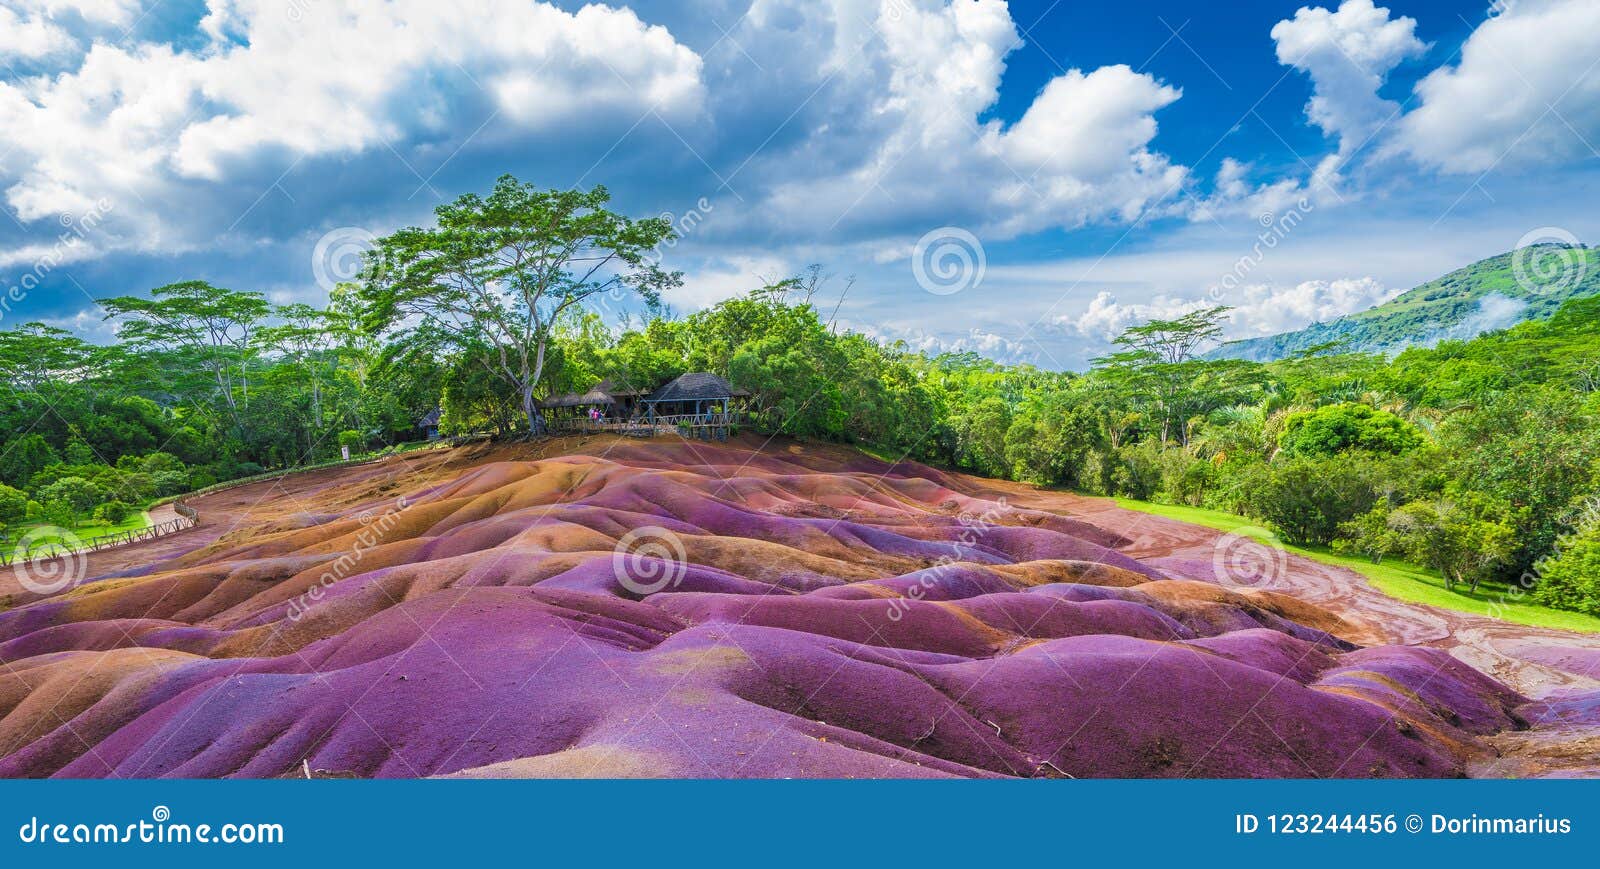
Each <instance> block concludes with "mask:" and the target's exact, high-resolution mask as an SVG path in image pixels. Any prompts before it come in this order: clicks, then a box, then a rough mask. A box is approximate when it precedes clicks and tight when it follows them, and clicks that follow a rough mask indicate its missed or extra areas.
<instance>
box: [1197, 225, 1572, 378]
mask: <svg viewBox="0 0 1600 869" xmlns="http://www.w3.org/2000/svg"><path fill="white" fill-rule="evenodd" d="M1594 293H1600V250H1597V249H1596V248H1592V247H1587V246H1583V245H1576V246H1574V245H1560V244H1542V245H1532V246H1529V247H1526V248H1521V249H1519V250H1516V251H1512V252H1510V253H1503V254H1500V255H1499V256H1493V257H1490V258H1488V259H1485V260H1479V261H1478V262H1475V263H1473V264H1472V265H1469V266H1466V267H1465V268H1460V269H1456V270H1455V271H1453V272H1451V273H1449V274H1447V275H1445V276H1444V277H1442V278H1438V279H1435V280H1432V281H1429V282H1427V283H1425V284H1422V285H1420V286H1417V287H1414V288H1412V289H1410V290H1407V291H1406V292H1404V293H1401V294H1400V295H1398V296H1396V297H1394V298H1393V299H1390V300H1389V301H1387V302H1384V303H1383V304H1381V305H1378V306H1376V307H1373V308H1369V309H1367V310H1365V311H1359V312H1357V313H1354V314H1347V315H1345V316H1343V317H1340V318H1338V319H1336V320H1329V321H1327V322H1323V323H1314V324H1312V325H1310V326H1307V327H1306V328H1304V329H1300V330H1298V331H1295V332H1283V333H1281V334H1278V335H1268V336H1265V337H1261V338H1247V339H1245V340H1242V341H1234V342H1230V343H1228V344H1224V345H1222V346H1221V347H1218V348H1217V349H1215V350H1213V351H1211V353H1209V354H1207V355H1208V358H1212V359H1251V360H1255V361H1259V362H1267V361H1271V360H1274V359H1283V358H1285V357H1288V356H1293V355H1295V354H1296V353H1301V352H1304V351H1305V350H1308V349H1310V348H1312V347H1316V346H1318V345H1320V344H1326V343H1329V342H1342V346H1341V348H1340V349H1341V350H1344V351H1358V350H1360V351H1367V352H1375V353H1392V352H1398V351H1400V350H1403V349H1405V348H1406V347H1410V346H1414V345H1431V344H1436V343H1438V342H1439V341H1441V340H1445V339H1465V338H1471V337H1472V336H1474V335H1478V334H1481V333H1483V332H1491V331H1494V330H1496V329H1504V328H1507V327H1509V326H1514V325H1516V324H1517V323H1520V322H1523V321H1524V320H1537V319H1544V318H1546V317H1549V316H1550V315H1551V314H1554V313H1555V311H1556V309H1557V308H1559V307H1561V303H1562V302H1565V301H1566V300H1568V299H1570V298H1574V297H1577V296H1587V295H1592V294H1594Z"/></svg>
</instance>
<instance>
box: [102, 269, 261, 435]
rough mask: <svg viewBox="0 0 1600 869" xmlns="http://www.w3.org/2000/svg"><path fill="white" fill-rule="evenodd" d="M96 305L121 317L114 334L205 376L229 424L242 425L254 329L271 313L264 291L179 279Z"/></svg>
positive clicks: (172, 366)
mask: <svg viewBox="0 0 1600 869" xmlns="http://www.w3.org/2000/svg"><path fill="white" fill-rule="evenodd" d="M100 305H101V307H102V308H104V309H105V311H106V317H107V319H112V318H115V319H117V320H119V321H120V322H119V324H118V326H117V338H118V340H121V341H123V342H126V343H127V344H129V345H131V346H132V347H134V348H137V349H140V350H143V351H146V352H150V353H154V354H158V355H160V356H162V357H164V358H165V359H167V360H169V361H170V363H173V364H170V365H169V370H171V371H183V370H186V369H187V368H188V367H189V366H193V367H194V368H196V369H197V370H199V371H202V372H204V373H205V374H206V375H207V376H209V378H210V379H211V381H212V383H213V390H214V394H215V395H216V396H217V397H218V398H220V399H221V401H222V405H223V407H224V408H225V410H226V411H227V413H228V415H229V417H230V418H231V419H232V421H233V423H234V425H235V426H236V427H242V426H243V422H244V421H243V417H242V415H241V406H248V404H249V400H250V366H251V363H252V361H253V360H254V357H255V351H256V342H255V335H256V330H257V328H258V327H259V326H260V325H261V324H262V322H263V321H265V320H266V318H267V316H268V315H269V314H270V313H271V305H270V304H268V302H267V300H266V298H265V297H264V296H262V295H261V294H260V293H254V292H241V291H237V290H228V289H223V288H221V287H214V286H212V285H211V284H209V283H206V282H205V281H181V282H179V283H175V284H167V285H166V286H162V287H157V288H155V289H154V290H151V291H150V296H149V298H145V297H142V296H118V297H116V298H111V299H101V300H100Z"/></svg>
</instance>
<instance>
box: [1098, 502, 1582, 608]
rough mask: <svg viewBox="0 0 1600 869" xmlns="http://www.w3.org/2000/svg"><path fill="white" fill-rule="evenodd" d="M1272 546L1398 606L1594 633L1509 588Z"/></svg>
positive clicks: (1227, 522)
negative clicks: (1346, 573)
mask: <svg viewBox="0 0 1600 869" xmlns="http://www.w3.org/2000/svg"><path fill="white" fill-rule="evenodd" d="M1116 501H1117V506H1119V507H1125V508H1127V509H1129V510H1137V511H1139V512H1141V513H1150V514H1152V515H1155V516H1164V517H1166V518H1168V519H1176V520H1178V521H1179V522H1188V523H1190V524H1191V525H1203V526H1205V527H1207V528H1215V529H1216V530H1218V531H1226V532H1230V533H1231V532H1238V533H1242V534H1246V535H1249V536H1251V537H1256V538H1258V539H1264V540H1265V541H1266V542H1272V541H1271V540H1270V534H1269V533H1268V532H1266V531H1265V530H1264V529H1261V528H1260V527H1259V526H1258V524H1257V523H1255V522H1252V521H1251V520H1249V519H1246V518H1244V517H1243V516H1235V515H1233V514H1232V513H1224V512H1222V511H1221V510H1207V509H1205V508H1203V507H1183V506H1179V505H1176V504H1154V503H1150V502H1148V501H1135V500H1133V499H1131V498H1118V499H1116ZM1277 542H1278V545H1280V546H1283V548H1284V549H1286V550H1288V551H1290V552H1293V553H1295V554H1296V555H1303V556H1305V557H1306V558H1310V559H1313V560H1315V561H1320V562H1322V563H1324V564H1332V565H1335V566H1337V567H1344V568H1349V569H1350V570H1353V571H1355V572H1356V573H1359V574H1361V575H1362V576H1364V577H1366V578H1367V581H1368V582H1371V583H1372V585H1373V587H1374V588H1377V589H1378V590H1379V591H1382V592H1383V593H1384V594H1387V595H1389V596H1390V597H1395V598H1399V599H1400V600H1403V601H1410V602H1411V603H1421V604H1428V605H1430V606H1436V607H1439V608H1440V609H1447V610H1455V611H1456V612H1463V613H1472V614H1474V615H1481V616H1491V617H1493V618H1498V619H1501V620H1503V621H1508V622H1513V623H1515V624H1519V625H1529V626H1531V627H1536V628H1555V629H1557V630H1563V631H1583V632H1586V633H1600V618H1595V617H1594V616H1590V615H1584V614H1583V613H1574V612H1568V611H1566V610H1558V609H1551V608H1549V607H1546V606H1540V605H1538V604H1535V603H1529V602H1527V601H1513V600H1510V599H1509V592H1510V588H1509V587H1508V586H1506V585H1502V584H1500V583H1489V582H1486V583H1484V584H1483V585H1480V586H1479V587H1478V591H1477V592H1476V593H1469V592H1467V591H1465V590H1462V591H1450V590H1449V589H1446V588H1445V587H1444V579H1443V578H1442V577H1440V576H1439V574H1438V573H1437V572H1436V571H1432V570H1429V569H1427V568H1425V567H1419V566H1417V565H1415V564H1407V563H1405V562H1403V561H1395V560H1394V559H1388V558H1386V559H1384V560H1383V562H1382V563H1380V564H1373V563H1372V561H1371V560H1369V559H1366V558H1360V557H1355V556H1350V555H1345V554H1343V553H1340V552H1334V551H1333V550H1332V549H1329V548H1327V547H1324V546H1290V545H1288V544H1285V543H1283V542H1282V541H1277ZM1501 601H1504V602H1501Z"/></svg>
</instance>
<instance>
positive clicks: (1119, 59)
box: [0, 0, 1600, 368]
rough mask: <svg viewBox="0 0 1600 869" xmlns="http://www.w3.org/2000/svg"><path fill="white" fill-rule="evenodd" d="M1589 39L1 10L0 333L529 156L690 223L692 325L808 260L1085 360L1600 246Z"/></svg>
mask: <svg viewBox="0 0 1600 869" xmlns="http://www.w3.org/2000/svg"><path fill="white" fill-rule="evenodd" d="M1597 32H1600V4H1597V3H1594V2H1588V0H1511V2H1500V3H1497V4H1495V5H1493V6H1492V7H1491V6H1490V5H1487V4H1485V3H1482V2H1464V3H1444V2H1392V3H1387V4H1385V3H1377V4H1374V3H1373V2H1370V0H1349V2H1345V3H1343V4H1335V3H1331V2H1330V3H1326V4H1322V5H1317V4H1310V5H1306V6H1302V4H1299V3H1292V2H1291V3H1275V2H1233V3H1226V4H1195V3H1176V2H1173V3H1145V2H1137V0H1129V2H1125V3H1118V4H1105V3H1084V2H1071V0H1061V2H1058V3H1051V2H1041V3H1033V2H1013V3H1010V4H1006V3H1003V2H999V0H954V2H948V0H872V2H851V0H831V2H819V0H773V2H766V0H760V2H754V3H752V2H748V0H710V2H704V3H682V2H636V3H634V4H632V5H623V4H621V3H620V2H619V3H615V4H613V5H607V6H601V5H594V6H587V7H585V6H582V5H581V4H574V3H540V2H528V0H464V2H462V3H459V4H438V3H431V2H423V0H394V2H388V3H376V2H369V3H347V2H336V0H212V2H210V3H205V2H195V0H4V2H0V64H3V66H0V126H3V128H4V129H5V130H6V137H5V143H4V148H3V149H0V203H3V205H4V207H5V210H6V212H7V214H8V219H6V220H0V279H3V282H4V287H6V288H11V289H10V292H7V293H4V294H0V326H15V325H18V324H20V323H22V322H26V321H28V320H34V319H40V320H45V321H47V322H51V323H54V324H57V325H64V326H67V327H69V328H73V329H75V330H78V331H80V332H82V333H83V334H85V335H87V336H89V337H91V338H94V339H96V340H105V339H106V338H108V337H109V335H108V332H107V327H106V325H105V324H104V323H103V322H102V320H101V318H100V314H99V311H98V309H97V307H96V305H95V303H94V299H95V298H98V297H105V296H110V295H118V294H124V293H136V292H143V291H147V290H148V289H150V288H152V287H154V286H158V285H160V284H162V283H166V282H170V281H174V280H181V279H189V278H204V279H208V280H211V281H213V282H215V283H218V284H221V285H225V286H232V287H236V288H240V289H256V290H261V291H264V292H267V293H269V294H270V295H272V296H273V297H274V298H275V299H279V300H281V301H289V300H304V301H313V302H315V301H319V300H320V299H321V298H322V297H323V296H324V295H325V285H326V284H327V283H328V282H330V281H332V280H337V279H338V278H339V277H340V276H342V275H344V274H345V273H346V271H347V268H348V264H349V262H350V259H349V257H348V256H346V254H348V253H349V252H351V251H359V250H360V248H361V247H362V245H363V244H364V243H365V240H366V239H368V238H370V237H371V236H372V235H381V234H383V233H384V232H386V231H388V230H391V229H393V228H395V227H398V226H402V225H406V224H414V223H419V222H425V221H426V220H427V219H428V218H429V215H430V213H431V210H432V208H433V207H434V206H436V205H438V204H439V203H441V202H443V201H446V200H447V199H452V198H454V197H455V196H456V195H458V194H460V193H462V192H466V191H473V190H477V191H481V190H484V189H487V187H488V186H489V185H490V184H492V183H493V179H494V178H495V177H496V176H498V175H500V174H502V173H505V172H511V173H513V174H516V175H517V176H519V177H521V178H523V179H524V180H528V181H533V182H536V183H539V184H542V185H547V186H552V187H557V186H559V187H565V186H571V185H585V186H587V185H592V184H596V183H603V184H605V185H607V187H609V188H610V189H611V191H612V193H613V195H614V196H615V202H616V204H617V205H618V207H619V208H621V209H623V210H626V211H628V212H630V213H634V214H636V215H653V214H657V213H670V214H672V215H674V216H675V218H677V219H679V220H680V221H682V222H683V227H684V229H683V233H682V234H683V236H684V238H683V240H682V241H681V242H680V243H679V244H678V245H676V246H675V247H673V248H672V249H670V250H665V251H663V252H662V255H663V260H664V262H665V263H666V264H667V265H668V266H669V267H672V268H677V269H681V270H682V271H684V272H685V277H686V282H685V286H684V288H683V289H682V291H681V292H679V293H677V294H676V295H675V296H674V297H673V298H672V299H671V300H670V301H671V302H672V303H673V306H674V308H675V309H676V310H678V311H689V310H693V309H695V308H696V307H699V306H703V305H707V304H711V303H714V302H715V301H716V300H718V299H720V298H726V297H727V296H729V295H732V294H735V293H738V292H742V291H744V290H748V289H751V288H753V287H755V286H759V285H760V283H761V282H762V281H763V280H764V279H774V278H778V277H783V276H785V275H788V274H792V273H795V272H797V271H799V270H800V269H802V268H803V267H804V266H806V265H807V264H808V263H813V262H815V263H820V264H822V265H823V266H824V268H825V270H826V271H827V273H828V274H830V275H833V278H832V280H831V281H830V282H829V283H828V284H827V285H825V287H824V289H823V291H822V292H821V294H819V297H818V302H819V303H820V304H821V305H823V306H825V307H826V308H828V309H829V310H830V311H831V309H832V308H833V306H834V305H835V304H838V318H839V320H840V321H841V322H843V323H844V324H846V325H848V326H849V327H851V328H855V329H858V330H862V331H866V332H870V333H872V334H875V335H879V336H882V337H884V338H893V339H904V340H907V341H908V342H910V343H912V344H914V345H916V346H919V347H924V348H926V349H929V350H940V349H973V350H978V351H979V352H983V353H985V354H987V355H991V356H994V357H995V358H999V359H1002V360H1005V361H1029V362H1033V363H1034V364H1038V365H1041V366H1046V367H1052V368H1080V367H1082V366H1083V365H1084V364H1085V361H1086V360H1087V359H1088V358H1089V357H1091V356H1093V355H1096V354H1097V353H1099V352H1101V351H1102V350H1104V349H1105V346H1106V341H1107V339H1108V338H1109V336H1110V335H1112V334H1114V333H1115V332H1116V331H1117V330H1118V329H1120V328H1121V327H1123V326H1126V325H1128V324H1130V323H1132V322H1135V321H1137V320H1139V319H1141V318H1147V317H1150V316H1158V315H1169V314H1173V313H1177V312H1181V311H1183V310H1187V309H1191V308H1193V307H1195V306H1198V305H1201V304H1208V303H1217V302H1220V303H1225V304H1230V305H1234V306H1235V307H1236V311H1235V313H1234V319H1233V322H1232V323H1231V324H1230V327H1229V329H1230V334H1232V335H1234V336H1239V337H1244V336H1250V335H1257V334H1270V333H1271V332H1276V331H1281V330H1284V329H1289V328H1296V327H1299V326H1303V325H1305V324H1307V323H1309V322H1312V321H1314V320H1317V319H1326V318H1329V317H1333V316H1337V315H1339V314H1342V313H1346V312H1348V311H1352V310H1359V309H1361V308H1365V307H1368V306H1370V305H1372V304H1375V303H1378V302H1380V301H1382V300H1383V299H1385V298H1388V297H1389V296H1392V295H1393V294H1395V293H1397V292H1399V291H1402V290H1404V289H1406V288H1408V287H1409V286H1412V285H1414V284H1415V283H1418V282H1421V281H1424V280H1427V279H1430V278H1432V277H1436V276H1438V275H1439V274H1442V273H1444V272H1445V271H1448V270H1449V269H1452V268H1455V267H1458V266H1461V265H1464V264H1466V263H1469V262H1471V261H1473V260H1476V259H1479V258H1481V257H1484V256H1489V255H1493V254H1495V253H1500V252H1504V251H1506V250H1510V249H1511V248H1513V247H1514V246H1516V245H1517V244H1519V243H1526V242H1527V241H1530V240H1551V239H1558V240H1560V239H1573V238H1575V239H1578V240H1582V241H1586V242H1592V241H1593V240H1594V239H1595V237H1596V235H1597V233H1600V226H1597V218H1596V217H1595V214H1596V210H1595V209H1594V208H1593V207H1592V204H1591V203H1593V202H1594V201H1595V199H1596V196H1595V194H1596V180H1597V177H1600V172H1597V168H1600V166H1597V164H1600V154H1597V153H1596V151H1595V143H1600V40H1597V39H1595V37H1594V34H1595V33H1597ZM1269 237H1270V243H1265V242H1266V241H1267V240H1268V239H1269ZM63 238H67V239H68V241H63V240H62V239H63ZM980 263H981V270H980V268H979V265H980ZM851 278H854V281H853V283H852V282H851V281H850V279H851ZM847 285H848V286H849V287H850V289H849V293H848V295H847V296H845V297H844V298H843V300H842V302H841V301H840V298H839V294H840V293H842V292H843V291H844V289H845V287H846V286H847Z"/></svg>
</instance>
